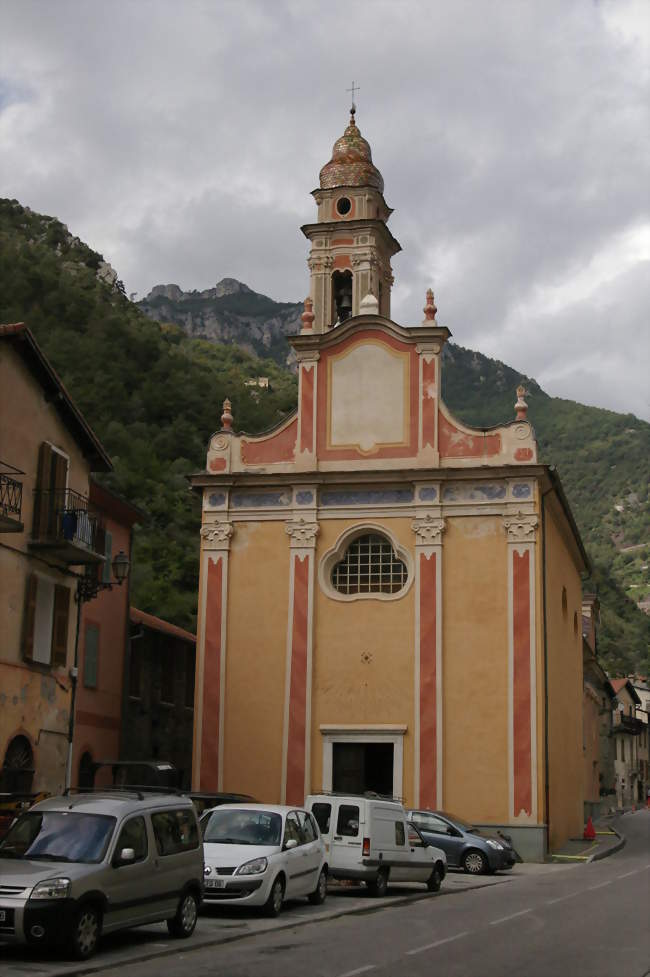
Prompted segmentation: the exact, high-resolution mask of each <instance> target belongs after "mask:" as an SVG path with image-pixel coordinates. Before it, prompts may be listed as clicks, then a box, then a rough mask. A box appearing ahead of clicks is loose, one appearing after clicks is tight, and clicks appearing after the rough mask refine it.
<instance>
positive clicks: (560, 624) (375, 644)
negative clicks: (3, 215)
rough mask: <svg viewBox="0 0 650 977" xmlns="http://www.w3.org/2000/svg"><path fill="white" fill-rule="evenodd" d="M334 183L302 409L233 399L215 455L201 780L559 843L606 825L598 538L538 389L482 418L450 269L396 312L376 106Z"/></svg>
mask: <svg viewBox="0 0 650 977" xmlns="http://www.w3.org/2000/svg"><path fill="white" fill-rule="evenodd" d="M312 196H313V198H314V200H315V204H316V214H315V220H314V223H311V224H306V225H305V226H304V227H303V228H302V231H303V234H304V235H305V237H306V238H307V240H308V242H309V247H310V251H309V257H308V267H309V273H310V287H309V297H308V298H307V299H306V300H305V304H304V313H303V315H302V328H301V330H300V333H299V334H298V335H296V336H293V337H291V338H290V343H291V345H292V347H293V349H294V351H295V355H296V359H297V367H298V378H299V392H298V407H297V410H296V411H295V412H294V413H293V414H291V415H290V416H287V417H286V418H285V419H284V420H283V421H282V422H281V423H280V424H279V425H278V426H277V427H275V428H274V429H272V430H270V431H267V432H265V433H263V434H258V435H247V434H244V433H240V432H237V431H236V406H237V405H236V404H235V405H234V408H233V405H231V404H230V402H229V401H226V402H225V404H224V410H223V415H222V417H221V427H220V430H218V431H217V432H216V433H215V434H214V435H213V436H212V438H211V440H210V443H209V446H208V452H207V460H206V468H205V471H203V472H199V473H197V474H195V475H193V476H192V479H191V481H192V485H193V487H194V489H195V490H196V491H198V492H199V493H200V494H201V497H202V525H201V564H200V583H199V601H198V606H199V618H198V635H197V669H196V696H195V703H196V707H195V726H194V750H193V785H194V788H195V789H197V790H199V789H200V790H202V791H235V792H242V793H248V794H251V795H253V796H254V797H255V798H257V799H258V800H260V801H266V802H268V803H288V804H296V805H298V804H302V803H303V800H304V797H305V795H306V794H309V793H311V792H315V791H320V790H327V791H342V792H347V793H357V792H363V791H367V790H371V791H377V792H379V793H381V794H388V795H391V796H394V797H398V798H401V799H402V800H403V802H404V804H405V805H407V806H410V807H420V808H429V809H433V810H436V809H437V810H447V811H451V812H453V813H454V814H456V815H458V816H460V817H462V818H465V819H466V820H469V821H470V822H472V823H473V824H475V825H486V826H487V825H489V826H491V827H493V828H497V827H498V828H501V829H502V830H505V831H507V832H508V833H509V834H510V835H511V836H512V838H513V841H514V843H515V846H516V847H517V848H518V849H519V850H520V852H521V854H522V855H523V856H524V857H525V858H529V859H542V858H543V857H544V855H545V854H546V852H547V851H548V850H549V849H550V848H556V847H557V846H559V845H561V844H562V843H563V842H564V841H565V840H566V839H567V838H569V837H571V836H574V835H575V834H576V833H580V834H581V833H582V828H583V820H582V812H583V806H582V711H581V710H582V633H581V631H582V629H581V597H582V595H581V574H582V573H583V572H585V571H586V570H587V569H588V558H587V556H586V554H585V551H584V547H583V545H582V542H581V540H580V536H579V533H578V530H577V528H576V524H575V521H574V519H573V516H572V514H571V510H570V508H569V505H568V502H567V500H566V498H565V496H564V493H563V491H562V486H561V484H560V481H559V479H558V476H557V474H556V472H555V471H554V469H553V468H552V467H549V466H547V465H543V464H540V463H539V462H538V458H537V445H536V441H535V436H534V432H533V428H532V427H531V423H530V421H529V419H528V416H527V414H528V408H527V405H526V402H525V399H524V397H525V391H524V389H523V388H521V387H520V388H519V389H518V390H517V393H516V402H515V403H514V408H513V419H512V421H510V422H509V423H506V424H503V425H501V426H495V427H490V428H486V429H483V428H480V429H479V428H470V427H468V426H467V425H465V424H463V423H461V422H460V421H459V420H457V419H456V418H454V417H453V416H452V414H451V413H450V411H449V410H448V409H447V408H446V406H445V404H444V403H443V401H442V399H441V396H440V393H441V370H442V368H443V358H442V352H443V347H444V344H445V342H446V341H447V339H448V338H449V336H450V333H449V330H448V329H447V328H445V326H443V325H439V323H438V321H437V318H436V316H437V309H436V306H435V304H434V297H433V294H432V292H431V291H430V290H429V291H428V292H427V293H426V300H425V305H424V310H423V314H424V318H423V319H422V321H421V322H419V323H418V324H416V325H399V324H398V323H396V322H394V321H393V320H392V319H391V287H392V285H393V276H392V270H391V258H392V256H393V255H395V254H396V253H397V252H398V251H400V245H399V243H398V241H397V240H396V239H395V238H394V237H393V234H392V233H391V231H390V230H389V227H388V221H389V218H390V215H391V213H392V211H391V208H390V207H389V206H388V204H387V203H386V200H385V199H384V181H383V178H382V176H381V173H380V172H379V170H378V169H377V167H376V166H375V165H374V164H373V161H372V154H371V150H370V146H369V144H368V142H367V141H366V140H365V139H364V138H363V137H362V135H361V133H360V130H359V127H358V125H357V123H356V120H355V110H354V107H353V109H352V113H351V117H350V121H349V124H348V126H347V128H346V129H345V131H344V133H343V135H342V136H341V137H340V138H339V139H337V141H336V142H335V144H334V148H333V152H332V157H331V159H330V161H329V162H327V163H326V164H325V166H323V168H322V170H321V171H320V180H319V186H318V188H317V189H316V190H314V191H313V194H312ZM418 318H419V317H418ZM514 397H515V391H513V398H514Z"/></svg>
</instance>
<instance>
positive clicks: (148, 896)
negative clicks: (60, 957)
mask: <svg viewBox="0 0 650 977" xmlns="http://www.w3.org/2000/svg"><path fill="white" fill-rule="evenodd" d="M202 897H203V845H202V842H201V835H200V832H199V829H198V823H197V819H196V813H195V811H194V806H193V804H192V802H191V800H190V799H189V798H188V797H182V796H174V795H169V794H155V793H144V792H142V791H138V790H137V789H135V790H125V791H122V790H107V791H95V792H93V793H78V794H77V793H70V794H68V795H65V796H62V797H50V798H48V799H47V800H44V801H41V802H40V803H38V804H35V805H34V807H32V808H31V809H30V810H29V811H27V812H26V813H24V814H22V815H21V816H20V817H19V818H17V819H16V821H14V823H13V824H12V826H11V828H10V829H9V831H8V832H7V834H6V835H5V837H4V838H3V839H2V841H1V842H0V941H7V942H14V943H29V944H31V945H39V944H45V943H64V944H65V945H67V948H68V949H69V951H70V952H71V953H72V955H73V956H75V957H76V958H77V959H85V958H87V957H89V956H91V954H92V953H93V952H94V951H95V948H96V946H97V942H98V940H99V937H100V935H101V934H102V933H112V932H114V931H115V930H118V929H126V928H128V927H131V926H141V925H142V924H144V923H153V922H160V921H162V920H166V921H167V927H168V929H169V932H170V934H171V935H172V936H176V937H181V938H183V937H189V936H191V935H192V933H193V932H194V927H195V926H196V920H197V915H198V910H199V906H200V904H201V900H202Z"/></svg>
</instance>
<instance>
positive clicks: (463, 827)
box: [440, 811, 480, 834]
mask: <svg viewBox="0 0 650 977" xmlns="http://www.w3.org/2000/svg"><path fill="white" fill-rule="evenodd" d="M440 817H442V818H447V820H448V821H451V822H452V823H453V824H455V825H456V827H457V828H460V829H461V830H462V831H472V832H473V833H474V834H480V832H479V831H477V830H476V828H475V827H474V826H473V825H471V824H468V823H467V821H463V819H462V818H458V817H456V815H455V814H450V813H449V812H448V811H440Z"/></svg>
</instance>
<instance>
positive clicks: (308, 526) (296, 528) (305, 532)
mask: <svg viewBox="0 0 650 977" xmlns="http://www.w3.org/2000/svg"><path fill="white" fill-rule="evenodd" d="M284 528H285V531H286V533H287V536H290V537H291V549H306V548H313V547H315V546H316V537H317V536H318V534H319V532H320V526H319V525H318V523H317V522H305V520H304V519H294V520H292V521H291V522H287V523H286V525H285V527H284Z"/></svg>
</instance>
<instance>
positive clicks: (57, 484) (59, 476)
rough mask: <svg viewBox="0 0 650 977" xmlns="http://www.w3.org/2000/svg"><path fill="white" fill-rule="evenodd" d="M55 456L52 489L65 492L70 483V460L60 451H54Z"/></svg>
mask: <svg viewBox="0 0 650 977" xmlns="http://www.w3.org/2000/svg"><path fill="white" fill-rule="evenodd" d="M53 454H54V465H53V469H52V488H53V489H54V491H55V492H63V491H64V490H65V488H66V483H67V481H68V459H67V458H64V457H63V455H61V454H59V452H58V451H54V452H53ZM60 504H61V503H59V505H60Z"/></svg>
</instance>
